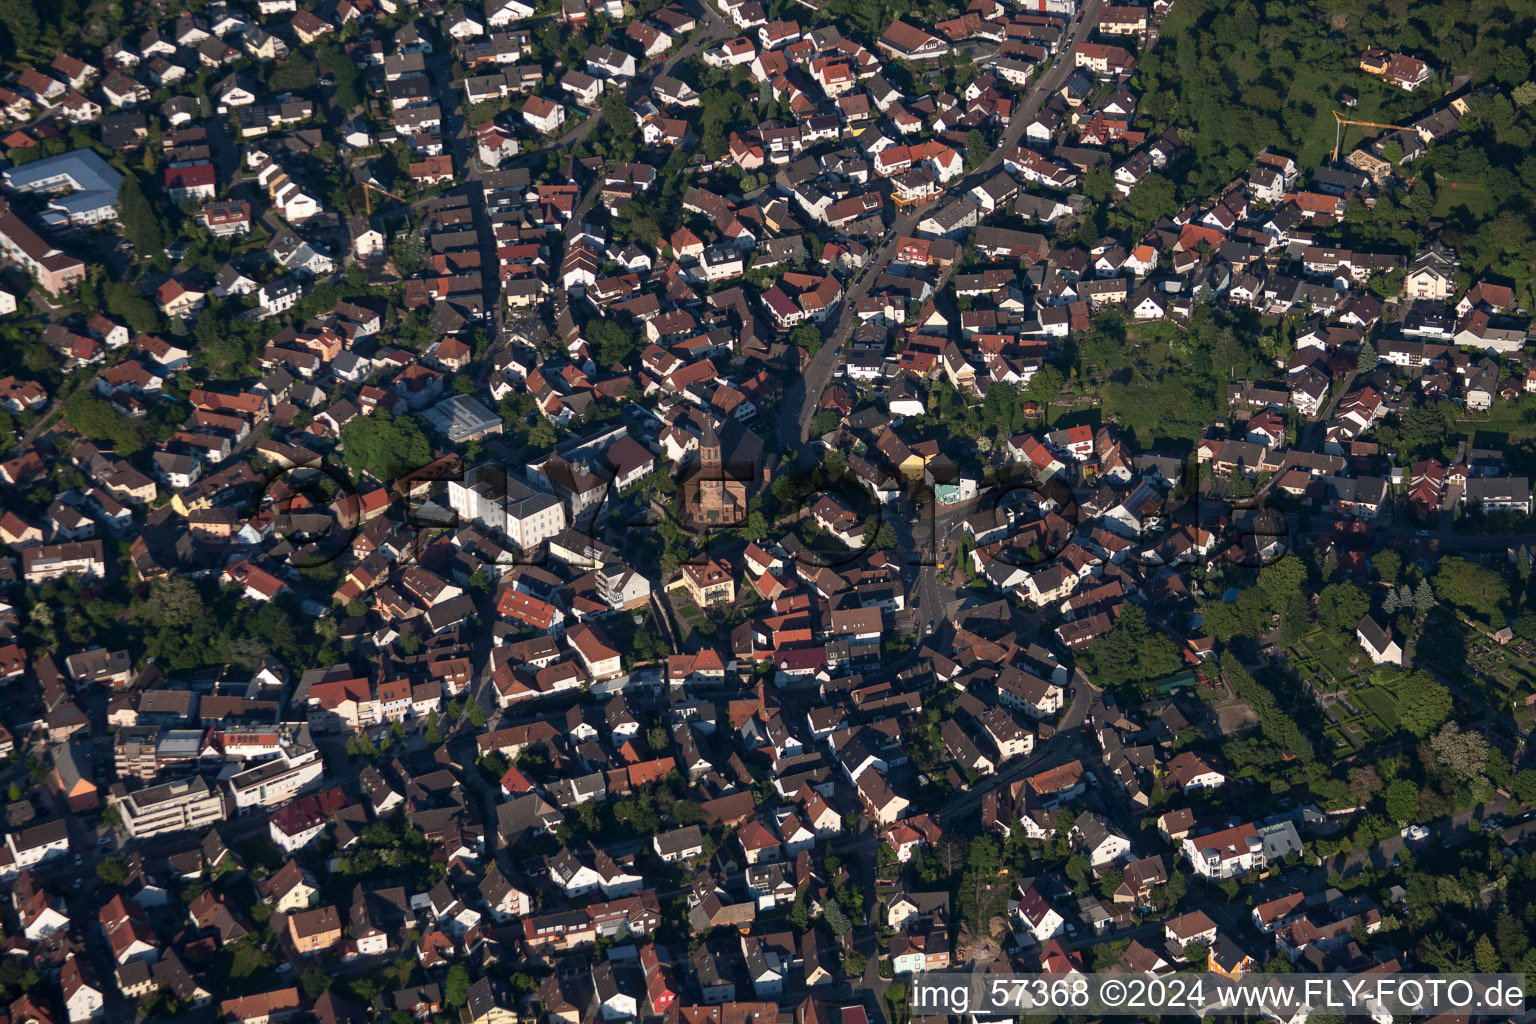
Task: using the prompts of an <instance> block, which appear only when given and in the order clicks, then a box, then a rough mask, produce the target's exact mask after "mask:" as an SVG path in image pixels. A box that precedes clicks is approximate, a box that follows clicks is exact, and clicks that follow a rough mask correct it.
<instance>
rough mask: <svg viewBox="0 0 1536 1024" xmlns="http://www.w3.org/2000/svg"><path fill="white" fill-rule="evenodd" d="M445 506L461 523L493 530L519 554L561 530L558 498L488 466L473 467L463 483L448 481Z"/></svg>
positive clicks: (562, 521)
mask: <svg viewBox="0 0 1536 1024" xmlns="http://www.w3.org/2000/svg"><path fill="white" fill-rule="evenodd" d="M448 504H449V505H450V506H451V507H452V508H453V510H454V512H456V513H458V516H459V519H460V520H461V521H465V522H473V523H478V524H480V525H481V526H484V527H487V528H489V529H491V530H495V531H496V532H497V533H499V534H501V535H502V536H504V537H506V538H507V539H508V540H510V541H512V543H514V544H516V545H517V546H518V547H519V548H520V549H522V550H523V551H530V550H532V549H533V548H536V547H538V546H539V545H540V544H542V543H544V541H546V540H548V539H549V538H551V537H553V536H554V535H555V534H557V533H559V532H560V531H561V530H563V529H565V506H564V505H563V504H562V503H561V501H560V499H559V498H557V497H555V496H554V495H552V494H546V493H543V492H541V491H536V490H534V489H533V488H532V487H529V486H528V485H527V484H525V483H523V482H522V481H521V480H518V479H516V478H513V477H509V476H507V474H506V473H505V472H503V471H502V470H501V469H500V468H498V467H496V466H493V465H491V464H489V463H483V464H481V465H479V466H475V467H474V468H473V469H471V470H470V471H469V472H468V473H466V474H464V479H463V480H450V481H449V482H448Z"/></svg>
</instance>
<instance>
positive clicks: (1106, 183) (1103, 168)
mask: <svg viewBox="0 0 1536 1024" xmlns="http://www.w3.org/2000/svg"><path fill="white" fill-rule="evenodd" d="M1114 194H1115V173H1114V171H1113V170H1112V169H1111V168H1110V166H1109V164H1107V163H1106V164H1100V165H1099V166H1098V167H1095V168H1094V169H1093V170H1091V171H1089V172H1088V173H1087V174H1085V175H1083V195H1085V196H1087V197H1088V200H1089V201H1090V202H1091V203H1093V205H1094V206H1096V207H1102V206H1107V205H1108V204H1109V200H1110V197H1111V196H1113V195H1114Z"/></svg>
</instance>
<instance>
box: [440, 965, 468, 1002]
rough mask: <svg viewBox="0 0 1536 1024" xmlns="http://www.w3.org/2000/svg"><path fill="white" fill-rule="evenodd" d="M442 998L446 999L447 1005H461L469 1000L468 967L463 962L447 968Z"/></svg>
mask: <svg viewBox="0 0 1536 1024" xmlns="http://www.w3.org/2000/svg"><path fill="white" fill-rule="evenodd" d="M443 998H444V999H446V1000H448V1005H449V1006H463V1005H464V1004H465V1003H467V1002H469V968H467V967H465V966H464V965H463V964H454V965H453V966H452V967H450V968H448V977H447V979H445V980H444V982H443Z"/></svg>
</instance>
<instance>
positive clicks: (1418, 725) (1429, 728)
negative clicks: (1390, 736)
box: [1397, 671, 1453, 739]
mask: <svg viewBox="0 0 1536 1024" xmlns="http://www.w3.org/2000/svg"><path fill="white" fill-rule="evenodd" d="M1452 707H1453V705H1452V703H1451V691H1449V690H1447V689H1446V688H1445V687H1444V686H1442V685H1441V684H1439V683H1437V682H1436V681H1435V679H1434V677H1433V676H1431V675H1430V674H1429V673H1428V672H1424V671H1419V672H1414V673H1411V674H1410V675H1408V676H1406V677H1405V678H1404V679H1403V681H1402V682H1401V683H1399V684H1398V688H1397V720H1398V722H1399V723H1400V724H1401V725H1402V727H1403V728H1404V729H1407V730H1408V731H1409V732H1411V733H1413V734H1414V735H1415V736H1418V737H1420V738H1421V739H1422V738H1423V737H1425V736H1428V735H1429V734H1430V733H1432V732H1434V731H1435V730H1436V729H1437V728H1439V727H1440V725H1441V724H1442V723H1443V722H1445V720H1446V719H1448V718H1450V717H1451V710H1452Z"/></svg>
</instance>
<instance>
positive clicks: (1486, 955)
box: [1472, 935, 1499, 974]
mask: <svg viewBox="0 0 1536 1024" xmlns="http://www.w3.org/2000/svg"><path fill="white" fill-rule="evenodd" d="M1472 962H1473V963H1475V964H1476V965H1477V969H1478V971H1480V972H1481V973H1483V974H1497V973H1498V971H1499V954H1498V953H1497V952H1495V951H1494V948H1493V940H1492V939H1490V938H1488V936H1486V935H1479V936H1478V937H1477V941H1476V942H1475V943H1473V944H1472Z"/></svg>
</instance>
